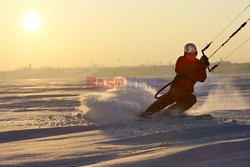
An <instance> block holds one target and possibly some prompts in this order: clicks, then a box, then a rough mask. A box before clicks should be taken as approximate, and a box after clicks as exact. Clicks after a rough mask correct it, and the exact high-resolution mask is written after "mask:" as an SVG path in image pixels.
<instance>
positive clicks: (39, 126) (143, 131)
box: [0, 75, 250, 167]
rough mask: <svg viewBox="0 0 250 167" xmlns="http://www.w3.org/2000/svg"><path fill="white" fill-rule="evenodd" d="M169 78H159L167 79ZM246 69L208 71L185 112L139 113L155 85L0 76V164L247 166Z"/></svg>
mask: <svg viewBox="0 0 250 167" xmlns="http://www.w3.org/2000/svg"><path fill="white" fill-rule="evenodd" d="M167 81H168V79H167V78H166V82H167ZM249 81H250V75H212V76H209V78H208V80H207V81H206V82H205V83H201V84H198V85H197V86H196V91H195V94H196V95H197V99H198V102H197V104H196V105H195V106H194V107H193V108H192V109H190V110H189V111H187V114H189V115H199V114H211V115H213V117H212V118H203V119H196V118H193V117H187V118H169V117H166V116H164V111H163V112H161V113H159V114H158V115H156V116H154V117H153V118H152V119H145V118H140V117H138V115H139V114H140V113H141V112H142V111H143V110H145V109H146V108H147V107H148V105H150V104H151V103H152V102H153V101H154V97H153V96H154V94H155V90H152V89H149V90H125V89H123V90H108V91H106V90H88V89H86V82H85V81H84V80H67V79H65V80H12V81H0V150H1V152H0V166H25V167H26V166H38V167H39V166H222V167H223V166H237V167H240V166H249V164H250V104H249V101H250V82H249Z"/></svg>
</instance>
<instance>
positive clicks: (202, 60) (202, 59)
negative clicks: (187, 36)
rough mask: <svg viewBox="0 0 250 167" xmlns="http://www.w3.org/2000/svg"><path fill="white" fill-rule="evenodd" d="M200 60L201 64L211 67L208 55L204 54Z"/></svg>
mask: <svg viewBox="0 0 250 167" xmlns="http://www.w3.org/2000/svg"><path fill="white" fill-rule="evenodd" d="M200 61H201V64H202V65H203V66H204V67H205V68H207V67H209V65H210V63H209V61H208V57H207V56H206V55H203V56H202V57H201V58H200Z"/></svg>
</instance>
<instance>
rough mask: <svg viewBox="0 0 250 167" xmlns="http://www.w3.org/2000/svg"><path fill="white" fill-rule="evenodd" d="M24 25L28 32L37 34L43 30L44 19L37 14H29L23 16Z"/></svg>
mask: <svg viewBox="0 0 250 167" xmlns="http://www.w3.org/2000/svg"><path fill="white" fill-rule="evenodd" d="M22 25H23V27H24V28H25V29H26V30H27V31H31V32H35V31H38V30H39V29H40V28H41V25H42V19H41V17H40V16H39V14H38V13H36V12H33V11H32V12H27V13H25V14H24V16H23V19H22Z"/></svg>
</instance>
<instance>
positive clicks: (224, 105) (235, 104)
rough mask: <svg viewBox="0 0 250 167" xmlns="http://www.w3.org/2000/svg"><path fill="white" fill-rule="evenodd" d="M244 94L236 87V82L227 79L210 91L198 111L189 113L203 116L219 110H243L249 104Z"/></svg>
mask: <svg viewBox="0 0 250 167" xmlns="http://www.w3.org/2000/svg"><path fill="white" fill-rule="evenodd" d="M242 93H243V92H242V91H241V90H240V89H239V88H237V87H236V85H235V81H233V80H232V79H230V78H225V79H223V80H221V81H220V82H218V83H216V85H215V87H213V88H212V89H211V90H209V94H208V96H207V97H206V98H205V99H204V103H203V105H201V106H200V107H198V109H197V110H194V111H189V113H192V112H193V113H199V114H201V113H209V112H212V111H218V110H242V109H244V107H245V106H246V104H247V103H246V101H245V99H244V97H243V96H242ZM198 98H199V97H198Z"/></svg>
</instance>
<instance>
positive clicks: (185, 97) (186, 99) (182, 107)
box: [145, 87, 197, 114]
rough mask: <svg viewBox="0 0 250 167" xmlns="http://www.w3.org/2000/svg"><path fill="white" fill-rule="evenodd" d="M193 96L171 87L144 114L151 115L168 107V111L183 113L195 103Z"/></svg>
mask: <svg viewBox="0 0 250 167" xmlns="http://www.w3.org/2000/svg"><path fill="white" fill-rule="evenodd" d="M196 101H197V100H196V97H195V95H193V94H191V93H188V92H186V91H184V90H182V89H180V88H174V87H171V88H170V90H169V91H168V93H166V94H164V95H163V96H162V97H160V98H159V99H158V100H156V101H155V102H154V103H153V104H151V105H150V106H149V107H148V108H147V110H146V111H145V113H147V112H151V113H152V114H154V113H156V112H158V111H160V110H162V109H164V108H165V107H167V106H169V105H172V104H173V105H172V106H170V107H169V110H174V109H178V111H180V112H184V111H186V110H188V109H189V108H191V107H192V106H193V105H194V104H195V103H196Z"/></svg>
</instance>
